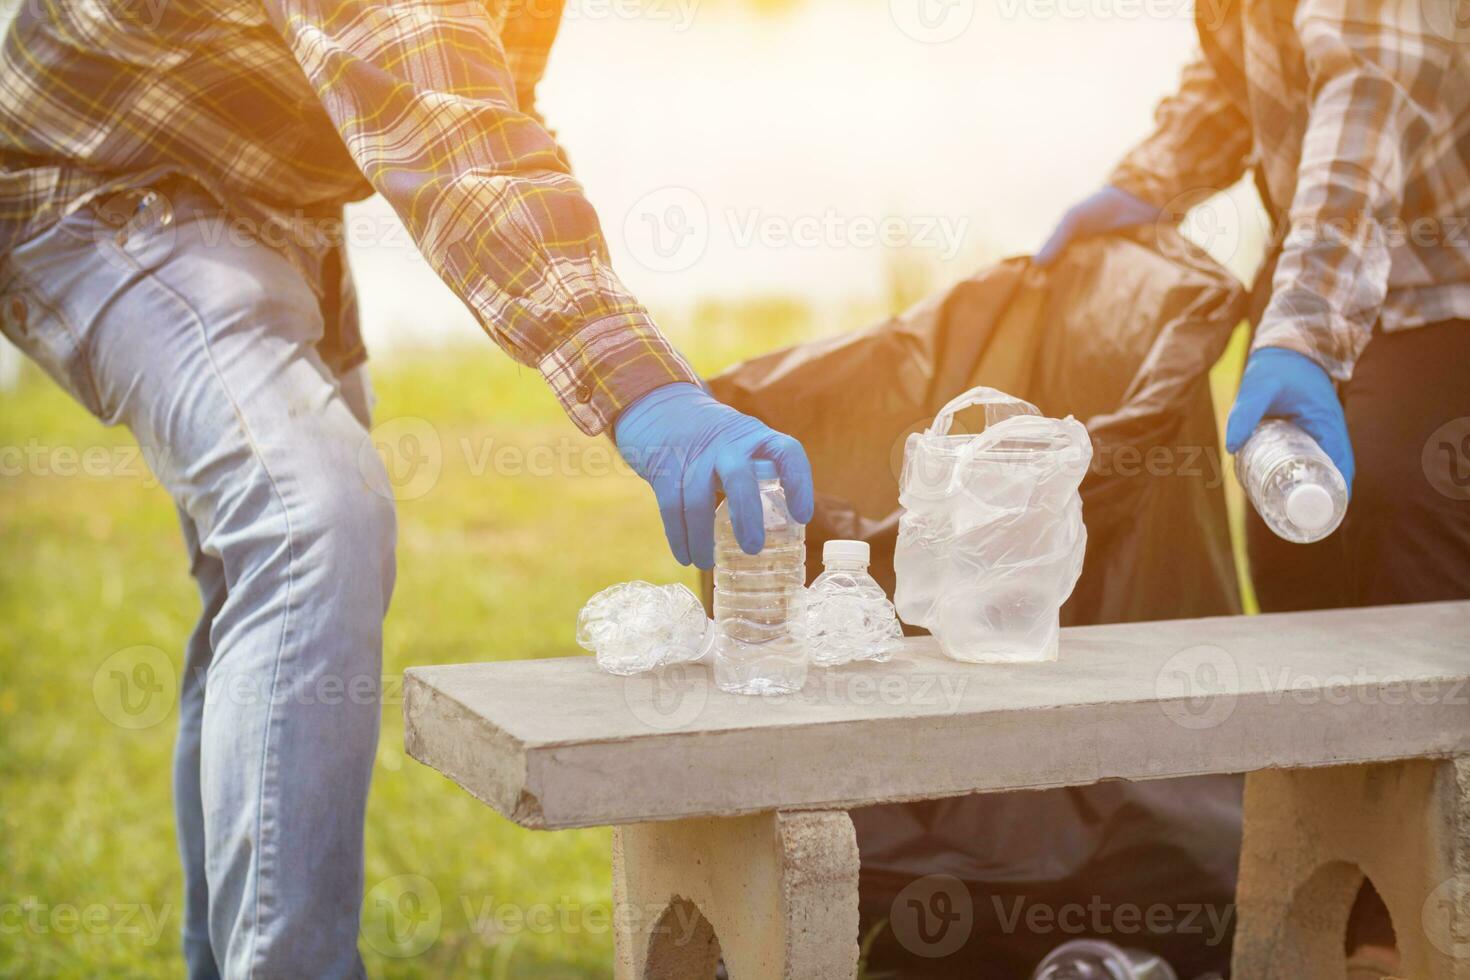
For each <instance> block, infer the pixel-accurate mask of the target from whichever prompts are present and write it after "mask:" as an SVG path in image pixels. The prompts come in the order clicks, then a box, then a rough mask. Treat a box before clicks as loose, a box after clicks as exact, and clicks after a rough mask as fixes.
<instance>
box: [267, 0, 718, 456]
mask: <svg viewBox="0 0 1470 980" xmlns="http://www.w3.org/2000/svg"><path fill="white" fill-rule="evenodd" d="M265 6H266V9H267V10H268V12H269V13H270V16H271V17H272V19H273V22H274V23H275V25H276V27H277V29H278V30H279V31H280V33H281V35H282V36H283V37H284V38H285V40H286V43H287V44H288V45H289V47H290V48H291V51H292V52H293V54H294V55H295V57H296V60H297V61H298V62H299V63H300V65H301V67H302V69H303V70H304V71H305V73H306V76H307V78H308V79H309V80H310V82H311V84H312V87H313V88H314V89H315V90H316V93H317V95H318V97H319V98H320V99H321V102H322V105H323V106H324V107H325V108H326V111H327V114H328V115H329V116H330V117H331V119H332V122H333V123H334V125H335V126H336V128H337V130H338V132H339V133H340V134H341V136H342V140H343V142H344V144H345V145H346V147H347V149H348V151H349V152H350V153H351V154H352V158H353V160H354V161H355V162H356V163H357V165H358V167H359V169H361V170H362V172H363V174H364V175H365V176H366V177H367V178H368V180H369V181H370V182H371V183H372V185H373V187H374V188H375V189H376V190H377V191H378V192H379V193H381V194H382V195H383V196H384V197H385V198H386V199H387V200H388V203H389V204H391V205H392V207H393V209H394V211H396V212H397V213H398V215H399V217H400V218H401V219H402V220H403V223H404V225H405V226H407V228H408V230H409V232H410V234H412V235H413V238H414V241H415V242H416V243H417V244H418V246H419V249H420V250H421V251H422V252H423V254H424V256H425V257H426V258H427V260H428V262H429V263H430V265H431V266H432V267H433V268H434V271H435V272H436V273H438V274H439V276H440V277H441V278H442V279H443V280H444V281H445V282H446V283H448V284H449V286H450V288H452V289H453V290H454V291H455V293H457V294H458V295H459V297H460V298H461V299H462V300H464V302H465V303H466V304H467V305H468V306H469V307H470V309H471V310H472V311H473V312H474V313H475V314H476V316H477V317H478V318H479V321H480V323H481V324H482V325H483V326H484V328H485V329H486V330H487V331H488V332H489V333H490V335H491V336H492V337H494V339H495V340H496V342H497V343H499V344H500V346H501V347H503V348H504V349H505V350H506V351H507V352H508V353H509V354H510V355H511V356H512V357H514V358H515V359H516V360H517V361H520V362H521V363H523V364H527V365H530V366H532V367H535V368H536V369H538V370H539V371H540V372H541V373H542V375H543V376H545V378H546V380H547V382H548V383H549V384H550V386H551V388H552V390H553V391H554V392H555V393H556V396H557V398H558V399H559V400H560V401H561V403H562V406H563V408H564V409H565V410H566V412H567V414H568V415H569V416H570V417H571V419H572V421H574V422H575V423H576V424H577V426H578V427H579V428H581V429H582V431H584V432H587V433H589V434H595V433H598V432H601V431H603V430H604V429H606V428H607V427H608V426H609V425H610V424H611V423H612V421H613V420H614V419H615V418H616V417H617V415H618V413H619V412H620V411H622V410H623V409H624V408H626V407H627V406H628V405H630V404H632V403H633V402H634V401H636V400H637V399H638V398H639V397H641V396H642V395H644V394H646V393H648V392H649V391H651V390H653V389H654V388H657V387H659V386H661V385H665V384H669V383H673V382H697V377H696V375H695V373H694V371H693V369H692V368H690V366H689V365H688V363H687V362H685V360H684V358H683V357H682V356H681V355H680V354H679V353H678V351H676V350H675V349H674V348H673V346H672V345H670V344H669V343H668V342H667V341H666V340H665V339H664V337H663V336H662V335H661V334H660V333H659V331H658V329H657V328H656V327H655V326H654V324H653V321H652V320H651V318H650V317H649V315H648V312H647V311H646V310H645V309H644V308H643V306H642V305H640V304H639V303H638V301H637V300H635V299H634V298H633V296H632V295H630V294H629V292H628V291H627V289H626V288H624V286H623V285H622V283H621V282H620V281H619V280H618V278H617V276H615V275H614V274H613V271H612V269H611V268H610V266H609V264H608V260H607V247H606V244H605V243H604V241H603V238H602V231H601V228H600V227H599V225H598V221H597V215H596V214H595V212H594V211H593V209H592V206H591V205H590V204H589V203H588V202H587V199H586V197H585V196H584V195H583V193H582V188H581V187H580V185H578V183H577V182H576V181H575V180H574V179H573V178H572V176H571V175H570V173H569V172H568V169H567V165H566V163H565V161H564V159H563V157H562V155H561V154H560V152H559V150H558V147H557V145H556V142H555V140H553V139H552V137H551V135H550V134H549V133H548V132H547V131H546V129H545V128H544V127H542V126H541V124H540V123H539V122H537V120H536V119H534V118H533V117H532V116H530V115H527V114H526V113H525V112H523V111H522V110H521V108H520V106H519V102H518V99H517V93H516V89H515V80H514V79H513V78H512V74H511V71H510V69H509V68H508V67H507V60H506V56H505V52H504V49H503V47H502V44H501V39H500V36H499V34H498V33H497V31H496V29H495V25H494V23H493V22H492V21H491V18H490V15H489V13H488V11H487V10H486V6H485V4H484V3H477V2H470V0H466V2H460V3H453V2H448V3H446V2H424V0H266V2H265Z"/></svg>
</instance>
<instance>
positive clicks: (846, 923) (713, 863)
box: [404, 602, 1470, 980]
mask: <svg viewBox="0 0 1470 980" xmlns="http://www.w3.org/2000/svg"><path fill="white" fill-rule="evenodd" d="M905 644H906V646H905V648H904V650H903V652H902V653H901V654H900V655H899V656H898V657H896V658H895V660H894V661H893V662H891V663H889V664H886V665H860V666H855V667H851V668H844V669H841V670H837V671H815V670H814V671H813V672H812V678H811V680H810V682H809V683H808V686H807V689H806V690H805V691H804V692H803V693H802V694H801V695H797V696H793V697H790V698H785V699H762V698H749V697H740V696H735V695H727V694H724V693H723V692H720V691H719V690H717V689H716V688H715V687H714V685H713V683H712V681H711V679H710V676H709V673H708V671H707V670H706V669H705V668H703V667H698V666H696V667H686V668H680V669H673V670H669V671H665V672H663V673H661V674H657V675H641V676H638V677H632V678H617V677H611V676H608V675H606V674H602V673H600V672H599V671H598V670H597V669H596V666H595V664H594V663H593V661H592V660H591V658H587V657H577V658H568V659H560V660H539V661H513V662H502V663H489V664H463V665H456V666H442V667H422V668H416V669H413V670H410V671H408V673H407V677H406V683H405V701H404V716H405V720H406V741H407V748H408V751H409V753H410V754H411V755H412V756H413V757H414V758H416V759H418V760H420V761H422V762H424V763H426V764H428V765H430V766H432V767H434V768H435V769H438V770H439V771H441V772H443V773H444V774H445V775H447V776H448V777H450V778H451V779H453V780H454V781H455V782H457V783H459V784H460V785H461V786H463V787H464V788H465V789H466V790H468V791H469V792H470V793H472V794H474V795H475V796H476V797H477V798H479V799H480V800H482V801H484V802H485V803H486V804H488V805H489V806H491V807H493V808H494V809H495V810H497V811H499V812H500V813H502V814H504V815H505V816H507V817H509V818H510V819H511V820H514V821H515V822H516V823H518V824H521V825H522V826H524V827H531V828H536V829H545V830H556V829H562V828H570V827H589V826H598V825H612V826H614V827H615V828H616V830H615V832H614V838H613V856H612V860H613V868H614V873H613V888H614V902H615V905H616V909H615V915H614V920H615V928H616V950H617V954H616V956H617V960H616V975H617V976H618V977H619V978H620V980H635V978H636V980H645V978H649V980H651V978H658V980H704V978H709V977H712V976H713V975H714V966H715V962H716V959H717V958H718V957H719V956H720V955H722V954H723V957H724V959H725V962H726V966H727V968H728V970H729V974H730V976H731V977H732V978H734V980H774V978H783V980H839V978H843V980H845V978H851V977H853V976H854V975H855V971H856V964H857V960H858V904H857V887H858V852H857V844H856V840H855V837H854V834H853V829H852V823H851V821H850V820H849V819H848V816H847V813H846V811H847V810H848V809H849V808H852V807H857V806H863V805H867V804H872V803H878V802H884V801H895V800H917V799H926V798H935V797H942V796H953V795H959V794H965V793H974V792H997V791H1006V790H1021V789H1034V788H1039V787H1050V786H1080V785H1086V784H1090V783H1095V782H1098V781H1100V780H1106V779H1130V780H1139V779H1160V778H1167V777H1173V776H1186V775H1193V774H1200V773H1246V774H1248V775H1247V777H1246V790H1245V840H1244V850H1243V854H1242V856H1241V869H1240V872H1241V874H1240V885H1239V891H1238V908H1237V912H1238V919H1237V921H1238V929H1237V935H1236V943H1235V951H1234V969H1233V975H1234V976H1235V977H1237V978H1239V980H1272V978H1280V980H1316V978H1323V980H1327V978H1330V980H1341V978H1342V977H1343V975H1344V967H1345V964H1344V957H1343V953H1342V937H1343V931H1344V928H1345V925H1346V921H1347V916H1348V911H1349V908H1350V906H1351V903H1352V899H1353V897H1354V895H1355V893H1356V891H1357V889H1358V887H1359V884H1360V882H1361V881H1362V878H1363V875H1364V874H1366V875H1367V876H1368V877H1369V878H1371V879H1372V881H1373V882H1374V884H1375V885H1376V886H1377V888H1378V890H1379V892H1380V893H1381V894H1382V895H1383V897H1384V899H1385V901H1386V903H1387V905H1388V907H1389V910H1390V912H1391V914H1392V917H1393V921H1394V925H1395V928H1396V931H1397V934H1398V938H1399V944H1400V949H1401V952H1402V955H1403V958H1404V974H1405V976H1407V977H1411V978H1416V980H1417V978H1429V980H1441V978H1455V980H1470V602H1459V603H1427V604H1423V605H1416V606H1398V607H1384V608H1377V609H1358V610H1341V611H1332V612H1321V613H1294V614H1287V615H1274V616H1259V617H1250V618H1247V617H1236V618H1221V619H1201V620H1178V621H1171V622H1160V623H1138V624H1127V625H1116V626H1099V627H1086V628H1079V629H1068V630H1064V631H1063V633H1062V644H1061V658H1060V660H1059V661H1058V662H1057V663H1053V664H1040V665H984V666H976V665H964V664H958V663H954V662H952V661H949V660H946V659H943V658H941V657H940V656H939V655H938V652H937V648H936V647H935V646H934V645H933V644H932V641H930V640H928V639H911V640H907V641H905ZM675 921H679V922H682V923H684V924H685V927H684V928H678V929H674V928H671V927H670V926H671V924H672V923H674V922H675ZM691 922H692V923H694V925H693V927H689V926H688V924H689V923H691Z"/></svg>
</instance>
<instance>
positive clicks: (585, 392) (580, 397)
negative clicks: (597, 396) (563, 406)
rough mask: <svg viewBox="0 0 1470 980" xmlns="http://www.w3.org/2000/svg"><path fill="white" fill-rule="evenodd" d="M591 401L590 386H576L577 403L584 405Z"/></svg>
mask: <svg viewBox="0 0 1470 980" xmlns="http://www.w3.org/2000/svg"><path fill="white" fill-rule="evenodd" d="M591 400H592V386H591V385H589V384H580V385H577V401H579V402H581V403H583V404H584V405H585V404H586V403H587V402H590V401H591Z"/></svg>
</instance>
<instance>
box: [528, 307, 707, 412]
mask: <svg viewBox="0 0 1470 980" xmlns="http://www.w3.org/2000/svg"><path fill="white" fill-rule="evenodd" d="M537 367H538V368H539V369H540V371H541V374H542V376H544V377H545V378H546V383H547V384H548V385H550V386H551V390H552V392H553V393H554V394H555V395H556V397H557V400H558V401H560V402H561V405H562V408H563V410H565V411H566V413H567V416H568V417H569V418H570V419H571V420H572V422H573V423H575V424H576V426H577V428H579V429H581V430H582V431H583V432H585V433H587V434H588V435H597V434H599V433H601V432H602V431H604V430H605V429H607V428H608V427H609V426H611V425H612V423H613V422H614V421H615V420H616V419H617V417H618V414H619V413H620V412H622V410H623V409H625V408H627V407H628V406H629V405H631V404H633V402H635V401H637V400H638V399H639V398H641V397H643V396H644V395H646V394H647V393H648V392H650V391H652V390H653V389H655V388H661V387H663V386H664V385H666V384H673V383H674V382H677V381H686V382H688V383H690V384H694V385H702V384H703V382H701V381H700V380H699V375H697V374H695V373H694V369H693V368H692V367H690V366H689V362H688V361H686V360H684V357H683V355H682V354H680V353H679V352H678V351H677V350H675V349H674V346H673V345H672V344H670V343H669V342H668V340H667V339H665V338H664V335H663V334H661V333H660V332H659V330H658V328H657V327H656V326H654V324H653V320H652V319H650V318H649V316H648V315H647V314H646V313H619V314H616V315H613V316H607V317H602V318H601V319H598V320H593V321H592V322H590V323H587V324H585V325H584V326H582V327H580V328H579V329H578V330H577V331H576V333H574V334H572V335H571V336H570V337H568V338H567V339H566V340H564V341H562V342H561V343H560V344H558V345H557V346H556V348H555V349H553V350H552V351H551V352H549V353H548V354H546V355H545V356H544V357H542V358H541V360H540V362H539V363H538V364H537Z"/></svg>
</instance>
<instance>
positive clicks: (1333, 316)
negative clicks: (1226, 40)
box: [1255, 0, 1455, 380]
mask: <svg viewBox="0 0 1470 980" xmlns="http://www.w3.org/2000/svg"><path fill="white" fill-rule="evenodd" d="M1422 16H1423V13H1422V10H1421V9H1420V5H1419V4H1417V3H1407V2H1385V0H1301V3H1300V4H1299V5H1298V6H1297V9H1296V27H1297V32H1298V34H1299V35H1300V36H1301V40H1302V47H1303V49H1304V51H1305V53H1306V64H1307V72H1308V76H1309V79H1310V84H1311V91H1310V98H1311V106H1310V110H1309V114H1308V118H1307V128H1306V133H1305V136H1304V138H1303V140H1302V152H1301V161H1300V163H1299V165H1298V170H1297V181H1296V191H1295V193H1294V195H1293V197H1292V200H1291V206H1290V210H1289V212H1288V216H1287V217H1288V221H1289V228H1288V230H1287V235H1286V237H1285V240H1284V242H1283V245H1282V252H1281V258H1280V261H1279V262H1278V263H1277V266H1276V273H1275V277H1274V278H1273V280H1272V296H1271V302H1270V304H1269V305H1268V306H1267V307H1266V311H1265V313H1264V314H1263V315H1262V317H1261V323H1260V325H1259V326H1258V328H1257V330H1256V340H1255V346H1256V347H1257V348H1261V347H1284V348H1287V349H1288V350H1294V351H1297V352H1298V353H1300V354H1303V355H1305V356H1307V357H1308V358H1311V359H1312V360H1314V361H1316V362H1317V364H1319V365H1320V366H1321V367H1322V368H1323V370H1325V371H1327V373H1328V374H1330V375H1332V376H1333V377H1334V378H1337V379H1338V380H1346V379H1347V378H1349V377H1350V376H1351V375H1352V370H1353V365H1354V363H1355V362H1356V361H1357V358H1358V355H1359V354H1360V353H1361V352H1362V350H1363V347H1364V346H1366V345H1367V343H1368V339H1369V338H1370V337H1371V336H1372V332H1373V325H1374V323H1375V322H1377V320H1378V314H1379V310H1380V309H1381V307H1382V305H1383V299H1384V296H1385V295H1386V294H1387V291H1388V273H1389V246H1388V242H1387V241H1386V239H1385V234H1386V230H1387V229H1386V227H1385V226H1386V225H1388V224H1389V223H1391V222H1393V221H1394V220H1395V219H1396V218H1397V217H1398V215H1399V211H1400V207H1401V206H1402V203H1403V192H1404V185H1405V178H1406V176H1407V173H1408V171H1409V170H1410V168H1411V167H1412V166H1413V164H1414V160H1415V159H1416V158H1417V156H1418V155H1419V152H1420V149H1421V147H1423V145H1424V144H1425V142H1426V141H1427V140H1429V139H1431V138H1433V135H1434V133H1435V132H1441V133H1444V132H1450V131H1451V127H1450V125H1449V123H1450V121H1449V120H1447V119H1442V118H1438V116H1439V115H1441V114H1443V113H1444V112H1446V111H1447V109H1446V107H1447V105H1448V100H1446V99H1444V98H1442V97H1441V95H1442V93H1441V87H1442V86H1443V85H1444V84H1445V83H1446V81H1447V80H1449V79H1452V78H1454V77H1455V76H1453V75H1452V74H1451V73H1450V71H1449V68H1450V65H1451V59H1452V58H1453V57H1455V55H1454V53H1453V51H1452V45H1451V43H1450V42H1449V41H1447V40H1445V39H1443V38H1440V37H1437V36H1436V35H1435V34H1434V33H1433V32H1432V31H1431V30H1430V29H1429V27H1428V26H1427V25H1424V24H1423V23H1422Z"/></svg>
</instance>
